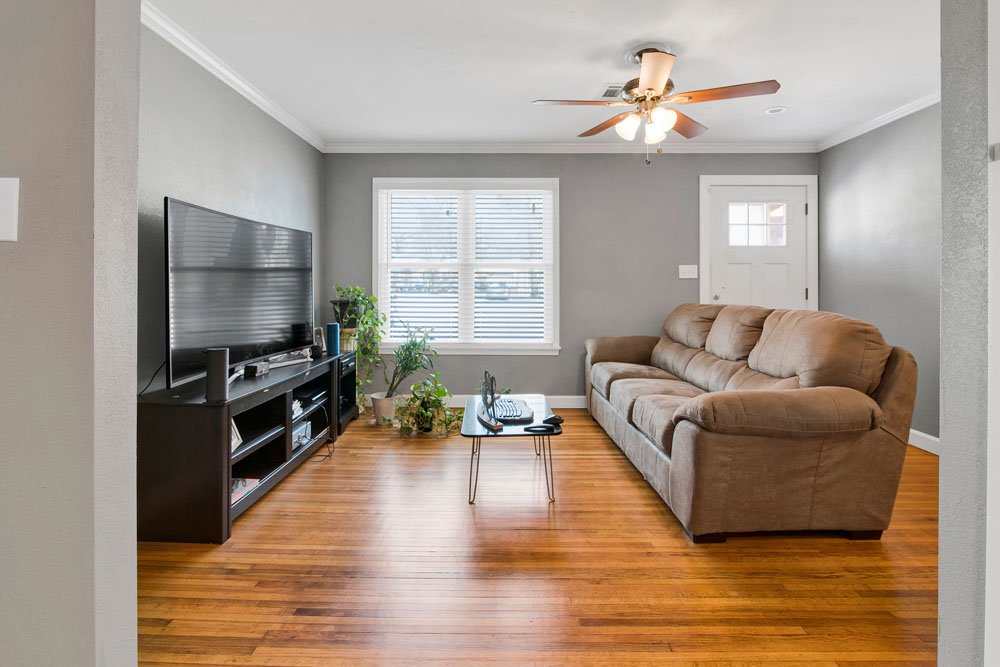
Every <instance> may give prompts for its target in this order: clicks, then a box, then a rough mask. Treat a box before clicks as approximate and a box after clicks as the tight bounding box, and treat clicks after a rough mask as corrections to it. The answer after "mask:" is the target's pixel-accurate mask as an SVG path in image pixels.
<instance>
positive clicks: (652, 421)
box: [632, 395, 691, 456]
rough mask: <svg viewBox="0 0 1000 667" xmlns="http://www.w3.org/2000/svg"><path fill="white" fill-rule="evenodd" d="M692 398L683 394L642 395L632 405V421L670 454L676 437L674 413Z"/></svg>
mask: <svg viewBox="0 0 1000 667" xmlns="http://www.w3.org/2000/svg"><path fill="white" fill-rule="evenodd" d="M690 400H691V399H690V398H685V397H683V396H655V395H647V396H640V397H639V398H637V399H636V400H635V405H634V406H633V407H632V423H633V424H634V425H635V427H636V428H637V429H639V431H641V432H642V433H643V435H645V436H646V437H647V438H649V439H650V440H652V441H653V444H655V445H656V446H657V447H659V448H660V449H662V450H663V452H664V453H665V454H666V455H667V456H670V451H671V444H672V443H673V439H674V413H675V412H677V410H678V409H679V408H680V407H681V406H682V405H684V404H685V403H687V402H688V401H690Z"/></svg>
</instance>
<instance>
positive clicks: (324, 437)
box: [137, 355, 343, 544]
mask: <svg viewBox="0 0 1000 667" xmlns="http://www.w3.org/2000/svg"><path fill="white" fill-rule="evenodd" d="M342 357H343V355H338V356H335V357H323V358H321V359H316V360H313V361H310V362H308V363H303V364H297V365H294V366H285V367H280V368H275V369H273V370H272V371H271V372H270V373H268V374H267V375H262V376H259V377H255V378H243V379H238V380H235V381H234V382H233V383H232V384H230V386H229V399H228V400H226V401H225V402H224V403H206V402H205V382H204V380H201V381H195V382H191V383H188V384H185V385H183V386H181V387H177V388H174V389H164V390H161V391H156V392H151V393H149V394H145V395H143V396H142V397H140V398H139V399H138V412H139V414H138V418H139V423H138V452H137V458H138V485H137V487H138V488H137V491H138V533H139V539H140V540H149V541H159V542H207V543H213V544H222V543H223V542H225V541H226V540H227V539H229V536H230V534H231V533H232V526H233V521H234V520H235V519H236V518H237V517H238V516H240V515H241V514H242V513H243V512H245V511H246V510H247V509H248V508H249V507H250V506H251V505H253V504H254V503H255V502H257V501H258V500H259V499H260V498H261V497H263V496H264V494H266V493H267V492H268V491H270V490H271V489H272V488H274V487H275V486H276V485H277V484H278V483H279V482H280V481H281V480H283V479H284V478H285V477H286V476H288V474H289V473H290V472H292V471H293V470H294V469H295V468H297V467H298V466H300V465H301V464H302V463H303V462H304V461H306V460H307V459H308V458H309V457H310V456H312V454H313V453H314V452H315V451H316V450H317V449H319V448H320V447H322V446H323V444H324V443H326V442H330V441H333V440H335V439H336V437H337V434H338V433H337V432H338V430H339V428H338V426H339V425H340V423H341V420H340V410H339V406H340V378H341V368H340V362H341V359H342ZM320 389H323V390H325V391H326V396H325V397H324V398H323V399H321V400H319V401H318V402H317V403H315V404H311V403H309V402H308V401H307V400H306V399H305V398H304V397H305V396H307V395H313V394H316V393H317V390H320ZM296 399H299V400H300V402H301V403H302V407H303V408H304V409H303V411H302V412H301V413H299V414H297V415H293V413H292V403H293V401H294V400H296ZM305 421H308V422H309V423H310V426H311V429H312V437H311V439H310V440H309V441H308V442H307V443H306V444H304V445H300V446H298V447H295V442H294V441H293V438H292V432H293V430H294V429H295V428H296V427H297V426H299V425H300V424H302V423H303V422H305ZM231 423H235V425H236V427H237V430H238V431H239V433H240V435H241V436H242V442H240V443H239V444H237V445H235V446H233V442H232V440H231V437H232V434H231V429H230V424H231ZM234 480H237V484H236V486H235V487H234V485H233V482H234Z"/></svg>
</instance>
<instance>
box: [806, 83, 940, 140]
mask: <svg viewBox="0 0 1000 667" xmlns="http://www.w3.org/2000/svg"><path fill="white" fill-rule="evenodd" d="M940 101H941V91H940V90H938V91H936V92H933V93H931V94H929V95H924V96H923V97H919V98H917V99H915V100H913V101H912V102H909V103H907V104H904V105H903V106H900V107H896V108H895V109H893V110H892V111H889V112H886V113H884V114H882V115H881V116H876V117H875V118H872V119H871V120H869V121H866V122H864V123H861V124H860V125H854V126H852V127H848V128H845V129H843V130H841V131H840V132H837V133H835V134H831V135H830V136H829V137H827V138H826V139H822V140H820V141H817V142H816V149H817V152H819V151H825V150H826V149H827V148H832V147H834V146H836V145H837V144H842V143H844V142H845V141H849V140H851V139H853V138H855V137H860V136H861V135H862V134H865V133H867V132H871V131H872V130H876V129H878V128H880V127H882V126H883V125H888V124H889V123H892V122H893V121H897V120H899V119H900V118H903V117H904V116H909V115H910V114H912V113H916V112H918V111H920V110H922V109H926V108H927V107H929V106H931V105H932V104H937V103H938V102H940Z"/></svg>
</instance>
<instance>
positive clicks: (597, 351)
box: [583, 336, 660, 410]
mask: <svg viewBox="0 0 1000 667" xmlns="http://www.w3.org/2000/svg"><path fill="white" fill-rule="evenodd" d="M658 342H660V338H659V337H658V336H605V337H603V338H588V339H587V340H586V342H585V343H584V345H585V346H586V348H587V355H586V358H585V359H584V363H583V395H584V397H585V399H586V401H587V410H590V368H591V366H593V365H594V364H596V363H599V362H602V361H622V362H625V363H630V364H648V363H649V360H650V359H651V358H652V356H653V348H654V347H656V344H657V343H658Z"/></svg>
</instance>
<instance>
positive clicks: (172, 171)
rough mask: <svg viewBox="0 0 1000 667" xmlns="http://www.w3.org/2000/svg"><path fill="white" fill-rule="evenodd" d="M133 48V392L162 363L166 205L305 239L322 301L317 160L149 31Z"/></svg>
mask: <svg viewBox="0 0 1000 667" xmlns="http://www.w3.org/2000/svg"><path fill="white" fill-rule="evenodd" d="M141 46H142V60H141V67H142V69H141V98H140V102H141V113H140V123H139V266H140V267H141V271H140V275H139V363H138V382H139V387H140V388H142V387H143V386H145V384H146V382H147V381H148V380H149V378H150V376H151V375H152V374H153V372H154V371H155V370H156V368H157V367H158V366H159V365H160V364H161V363H162V362H163V360H164V357H165V354H164V347H165V345H166V343H165V335H166V323H165V320H164V312H165V305H164V289H165V288H164V267H163V197H164V196H170V197H176V198H178V199H182V200H184V201H188V202H191V203H194V204H199V205H201V206H206V207H208V208H211V209H215V210H218V211H223V212H225V213H232V214H234V215H238V216H241V217H244V218H249V219H251V220H259V221H261V222H269V223H273V224H277V225H283V226H286V227H294V228H296V229H304V230H307V231H311V232H313V249H314V253H313V264H314V267H315V276H316V281H317V284H316V287H315V294H316V298H317V302H319V299H320V297H321V296H322V295H323V294H324V292H323V284H322V283H321V282H320V278H321V277H322V275H323V273H322V267H321V266H320V259H321V257H322V253H321V248H322V236H323V235H322V233H321V230H322V224H321V219H322V214H323V210H322V202H323V182H322V174H323V159H322V155H321V154H320V152H319V151H317V150H316V149H315V148H313V147H312V146H310V145H309V144H307V143H306V142H305V141H303V140H302V139H300V138H299V137H298V136H296V135H295V134H293V133H292V132H291V131H290V130H288V129H287V128H285V127H284V126H283V125H281V124H280V123H278V122H277V121H276V120H274V119H273V118H271V117H270V116H268V115H267V114H265V113H264V112H263V111H261V110H260V109H258V108H257V107H256V106H254V105H253V104H251V103H250V102H249V101H247V100H246V99H245V98H244V97H242V96H241V95H240V94H239V93H237V92H235V91H234V90H233V89H232V88H230V87H229V86H227V85H226V84H224V83H222V82H221V81H220V80H219V79H217V78H216V77H214V76H213V75H211V74H209V73H208V72H207V71H206V70H204V69H203V68H202V67H201V66H199V65H198V64H197V63H195V62H194V61H192V60H191V59H190V58H188V57H187V56H185V55H184V54H182V53H181V52H180V51H178V50H177V49H175V48H174V47H173V46H171V45H170V44H168V43H167V42H165V41H163V40H162V39H161V38H160V37H159V36H157V35H156V34H154V33H153V32H151V31H150V30H148V29H147V28H143V29H142V34H141ZM317 321H318V320H317ZM164 377H165V374H164V373H163V372H162V371H161V372H160V373H159V374H158V375H157V377H156V380H155V381H154V383H153V385H152V387H151V389H156V388H159V387H162V386H163V385H164Z"/></svg>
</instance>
